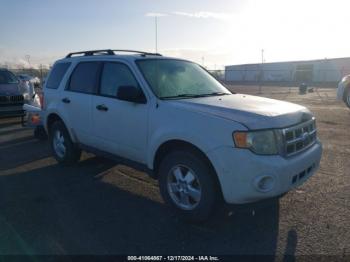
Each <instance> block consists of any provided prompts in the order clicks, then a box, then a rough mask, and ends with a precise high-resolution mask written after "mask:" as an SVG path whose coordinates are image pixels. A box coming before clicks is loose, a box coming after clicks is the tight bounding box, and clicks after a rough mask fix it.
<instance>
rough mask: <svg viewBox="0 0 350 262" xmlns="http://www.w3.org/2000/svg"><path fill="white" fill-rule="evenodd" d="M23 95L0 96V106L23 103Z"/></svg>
mask: <svg viewBox="0 0 350 262" xmlns="http://www.w3.org/2000/svg"><path fill="white" fill-rule="evenodd" d="M23 101H24V97H23V95H14V96H0V104H13V103H23Z"/></svg>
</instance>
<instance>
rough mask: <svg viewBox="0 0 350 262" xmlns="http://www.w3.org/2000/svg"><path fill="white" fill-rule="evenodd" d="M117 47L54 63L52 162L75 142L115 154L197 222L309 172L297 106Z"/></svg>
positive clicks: (310, 151)
mask: <svg viewBox="0 0 350 262" xmlns="http://www.w3.org/2000/svg"><path fill="white" fill-rule="evenodd" d="M121 51H123V50H118V51H117V50H97V51H87V52H79V53H71V54H69V55H67V57H66V58H64V59H62V60H59V61H57V62H56V63H55V64H54V66H53V69H52V70H51V73H50V75H49V77H48V80H47V82H46V83H45V88H44V115H45V117H44V123H45V128H46V129H47V131H48V134H49V136H50V143H51V146H52V151H53V154H54V156H55V158H56V159H57V161H58V162H60V163H63V164H71V163H73V162H76V161H78V160H79V158H80V154H81V150H82V149H83V150H86V151H90V152H93V153H99V154H105V155H111V156H115V157H116V158H118V159H119V160H120V161H122V163H127V164H130V165H133V166H134V167H136V168H140V169H142V170H144V171H147V172H148V173H149V174H150V175H151V176H152V177H154V178H157V179H158V180H159V186H160V191H161V194H162V196H163V198H164V200H165V201H166V203H168V204H170V205H171V206H173V207H175V208H176V209H177V210H178V211H179V212H180V213H181V214H182V215H184V216H187V217H190V218H192V219H199V220H203V219H206V218H207V217H208V215H209V214H210V213H211V211H212V210H213V208H214V207H215V206H217V204H218V203H219V202H218V201H220V200H222V199H223V200H224V201H225V202H226V203H236V204H241V203H249V202H255V201H258V200H262V199H265V198H271V197H275V196H279V195H282V194H284V193H285V192H287V191H289V190H291V189H292V188H295V187H297V186H299V185H301V184H302V183H303V182H305V181H306V180H307V179H308V178H309V177H310V176H312V175H313V174H314V173H315V171H316V170H317V168H318V166H319V163H320V158H321V154H322V146H321V143H320V141H319V140H318V138H317V136H316V125H315V119H314V117H313V115H312V114H311V113H310V111H309V110H307V109H306V108H305V107H302V106H299V105H296V104H291V103H287V102H282V101H278V100H272V99H267V98H262V97H255V96H250V95H243V94H234V93H231V92H230V91H229V90H227V89H226V88H225V87H224V86H223V85H221V84H220V83H219V82H218V81H216V80H215V79H214V78H213V77H212V76H211V75H210V74H209V73H208V72H206V70H205V69H203V68H202V67H201V66H199V65H198V64H195V63H192V62H189V61H185V60H180V59H174V58H168V57H163V56H161V55H159V54H150V53H142V52H134V54H123V55H121V54H120V53H121ZM129 52H130V51H129Z"/></svg>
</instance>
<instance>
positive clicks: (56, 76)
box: [22, 63, 70, 89]
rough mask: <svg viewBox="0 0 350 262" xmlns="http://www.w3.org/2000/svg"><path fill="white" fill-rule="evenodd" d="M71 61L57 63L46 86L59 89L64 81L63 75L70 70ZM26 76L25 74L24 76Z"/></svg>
mask: <svg viewBox="0 0 350 262" xmlns="http://www.w3.org/2000/svg"><path fill="white" fill-rule="evenodd" d="M69 66H70V63H59V64H56V65H55V66H54V67H53V68H52V71H51V74H50V76H49V79H48V80H47V84H46V88H52V89H57V88H58V87H59V85H60V83H61V81H62V78H63V76H64V75H65V73H66V72H67V70H68V67H69ZM22 77H23V78H24V76H22Z"/></svg>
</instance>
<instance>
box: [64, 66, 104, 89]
mask: <svg viewBox="0 0 350 262" xmlns="http://www.w3.org/2000/svg"><path fill="white" fill-rule="evenodd" d="M99 67H100V63H99V62H82V63H79V64H78V65H77V67H76V68H75V69H74V72H73V74H72V76H71V78H70V83H69V88H68V89H69V90H70V91H74V92H79V93H86V94H93V93H96V87H97V75H98V70H99Z"/></svg>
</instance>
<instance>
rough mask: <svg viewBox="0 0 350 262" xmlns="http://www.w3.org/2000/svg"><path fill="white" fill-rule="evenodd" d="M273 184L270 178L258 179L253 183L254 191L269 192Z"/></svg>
mask: <svg viewBox="0 0 350 262" xmlns="http://www.w3.org/2000/svg"><path fill="white" fill-rule="evenodd" d="M274 184H275V179H274V178H273V177H272V176H263V177H258V178H256V179H255V181H254V185H255V187H256V189H257V190H258V191H260V192H264V193H266V192H269V191H271V190H272V188H273V186H274Z"/></svg>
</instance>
